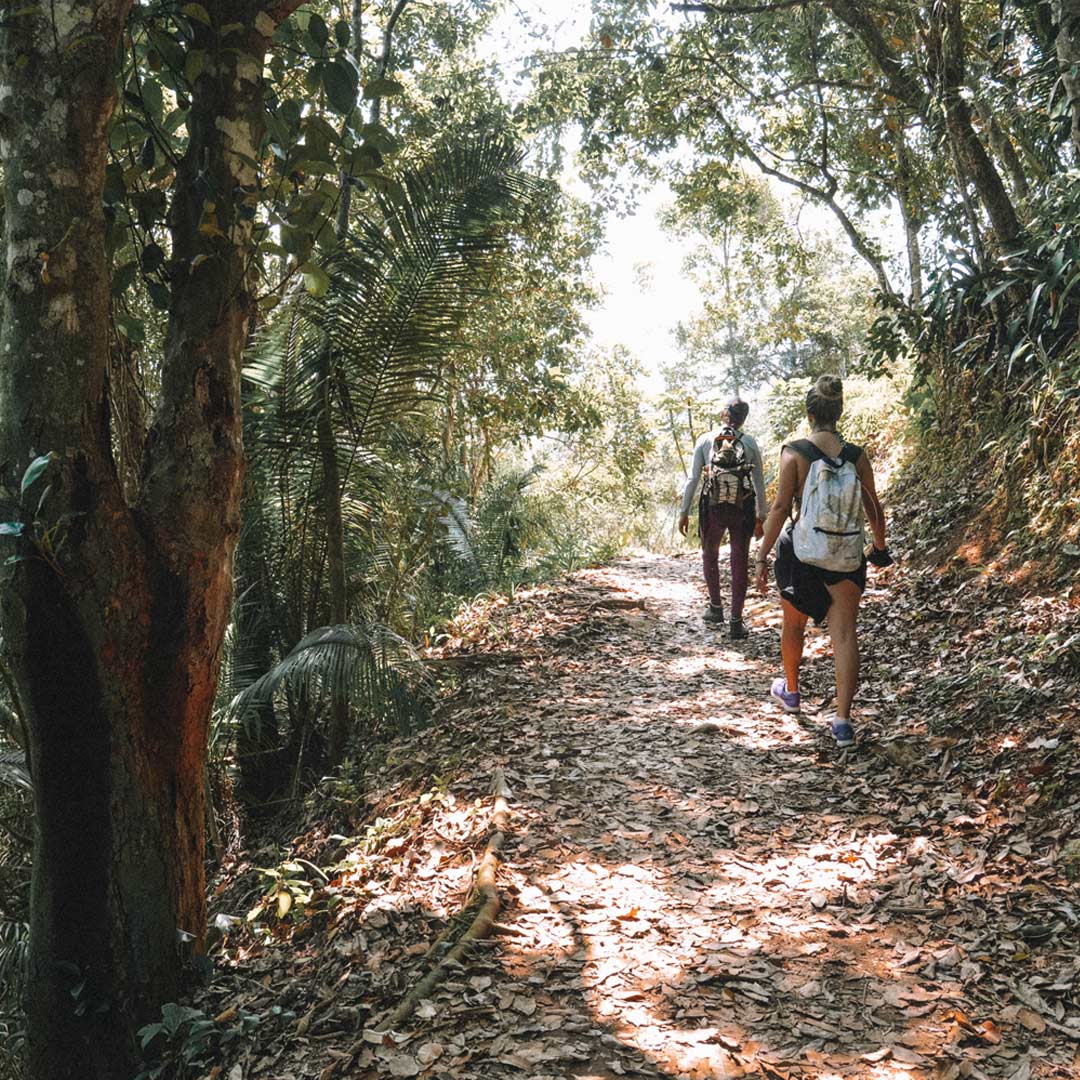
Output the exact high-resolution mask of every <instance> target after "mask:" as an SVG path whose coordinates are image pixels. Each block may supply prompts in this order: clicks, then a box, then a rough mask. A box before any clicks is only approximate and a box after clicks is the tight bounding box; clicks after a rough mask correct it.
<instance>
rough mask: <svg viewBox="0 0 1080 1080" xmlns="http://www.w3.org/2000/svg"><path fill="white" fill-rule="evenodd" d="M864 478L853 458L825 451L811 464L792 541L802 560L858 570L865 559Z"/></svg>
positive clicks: (810, 563) (796, 554) (828, 566)
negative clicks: (835, 455) (833, 456)
mask: <svg viewBox="0 0 1080 1080" xmlns="http://www.w3.org/2000/svg"><path fill="white" fill-rule="evenodd" d="M863 522H864V518H863V505H862V481H861V480H860V479H859V474H858V472H857V471H856V469H855V463H854V462H853V461H846V460H844V457H843V452H842V451H841V456H840V457H838V458H830V457H827V456H826V455H825V454H822V455H821V457H820V458H818V459H817V460H815V461H812V462H811V463H810V471H809V472H808V473H807V474H806V483H805V484H803V491H802V502H801V503H800V505H799V520H798V521H796V522H795V529H794V533H793V540H794V543H795V556H796V558H798V560H799V562H804V563H807V564H808V565H809V566H817V567H820V568H821V569H822V570H838V571H841V572H846V571H849V570H858V569H859V567H860V566H861V565H862V559H863Z"/></svg>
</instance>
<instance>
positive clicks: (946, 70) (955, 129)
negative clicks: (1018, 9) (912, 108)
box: [926, 0, 1021, 248]
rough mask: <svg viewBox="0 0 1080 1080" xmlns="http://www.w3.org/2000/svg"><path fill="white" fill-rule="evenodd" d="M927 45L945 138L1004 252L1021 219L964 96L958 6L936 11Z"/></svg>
mask: <svg viewBox="0 0 1080 1080" xmlns="http://www.w3.org/2000/svg"><path fill="white" fill-rule="evenodd" d="M926 41H927V46H928V54H929V57H930V65H931V70H932V72H933V73H934V75H935V78H936V81H937V86H938V92H939V93H940V95H941V100H942V105H943V107H944V112H945V128H946V133H947V134H948V137H949V140H950V142H951V143H952V146H953V149H954V151H955V153H956V157H957V159H958V164H959V167H960V169H961V170H962V172H963V174H964V175H965V176H968V177H970V178H971V182H972V184H973V185H974V187H975V191H976V192H977V193H978V196H979V201H980V202H981V203H982V205H983V209H984V210H985V211H986V214H987V217H988V218H989V219H990V226H991V229H992V230H993V234H994V239H995V240H996V241H997V244H998V247H999V248H1000V247H1004V246H1006V245H1008V244H1011V243H1012V242H1013V241H1014V240H1015V239H1016V238H1017V237H1018V236H1019V235H1020V232H1021V225H1020V219H1019V218H1018V217H1017V214H1016V209H1015V208H1014V206H1013V203H1012V199H1011V198H1010V197H1009V192H1008V190H1007V189H1006V187H1005V184H1004V182H1003V181H1002V179H1001V175H1000V174H999V173H998V171H997V168H996V166H995V165H994V162H993V161H992V160H991V158H990V155H989V154H987V152H986V149H985V147H984V146H983V144H982V141H981V140H980V139H979V136H978V133H977V132H976V131H975V126H974V124H973V123H972V114H971V106H970V104H969V103H968V100H967V98H966V97H965V94H964V90H963V87H964V76H965V71H964V68H965V56H964V48H965V43H964V16H963V10H962V8H961V3H960V0H944V2H943V3H942V4H940V5H935V6H934V9H933V17H932V19H931V23H930V28H929V32H928V34H927V38H926Z"/></svg>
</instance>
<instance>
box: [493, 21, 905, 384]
mask: <svg viewBox="0 0 1080 1080" xmlns="http://www.w3.org/2000/svg"><path fill="white" fill-rule="evenodd" d="M590 8H591V5H590V4H589V3H588V2H586V0H511V2H510V3H509V4H508V5H507V7H506V8H505V10H504V11H503V12H502V13H501V14H500V16H499V17H498V19H496V21H495V22H494V24H493V26H492V28H491V30H490V32H489V33H488V35H487V36H486V38H485V40H484V42H483V45H482V47H481V55H482V59H484V60H490V59H497V60H498V62H499V64H500V65H501V67H502V71H503V73H504V75H505V78H506V82H507V89H508V93H510V94H511V95H513V96H518V95H524V94H525V93H526V92H527V89H528V85H529V82H528V75H527V74H523V69H524V66H525V60H526V58H527V57H528V56H529V55H531V54H532V53H535V52H536V51H538V50H550V51H561V50H565V49H570V48H573V47H574V46H575V45H577V44H578V43H579V42H580V41H581V39H582V38H583V36H584V35H585V34H586V33H587V32H588V30H589V25H590ZM574 141H575V140H574V133H572V132H568V133H567V135H566V145H567V147H568V148H569V147H571V146H572V144H573V142H574ZM563 183H564V185H565V186H566V187H567V188H568V190H570V191H571V192H573V193H574V194H577V195H580V196H581V197H582V198H585V199H588V198H589V197H590V194H591V193H590V192H589V190H588V189H587V188H586V187H585V185H584V184H583V183H582V182H581V180H580V179H579V178H578V176H577V174H576V169H575V166H574V161H573V154H572V153H568V154H567V158H566V172H565V174H564V176H563ZM774 186H775V187H776V188H777V191H778V194H779V195H780V196H781V198H783V199H784V200H785V201H786V202H789V204H790V205H792V207H793V208H795V207H796V206H797V202H796V200H795V198H794V197H793V196H792V193H791V190H790V189H789V188H785V187H784V186H783V185H781V184H779V183H775V182H774ZM671 199H672V193H671V191H670V189H668V188H667V187H666V185H656V186H652V187H650V188H649V189H648V190H647V191H645V192H644V193H642V194H641V196H640V197H639V199H638V201H637V204H636V206H635V207H634V210H633V212H632V213H631V214H629V215H627V216H625V217H619V216H616V215H613V214H609V215H608V217H607V221H606V223H605V230H606V243H605V246H604V250H603V253H602V255H601V256H600V257H599V258H597V259H596V260H595V262H594V265H593V270H594V274H595V277H596V280H597V282H598V283H599V284H600V286H601V287H602V290H603V294H604V300H603V302H602V303H601V305H600V306H599V307H598V308H597V309H596V310H595V311H593V312H592V313H590V316H589V323H590V326H591V328H592V333H593V339H594V342H595V344H596V345H597V346H599V347H600V348H605V349H606V348H611V347H614V346H616V345H621V346H623V347H625V348H626V349H628V350H629V351H630V352H631V353H632V354H633V355H634V356H635V357H637V359H638V360H640V361H641V364H642V366H643V368H644V378H643V389H645V390H646V391H647V392H657V391H659V390H661V389H662V388H663V379H662V377H661V376H660V374H659V370H660V367H661V366H662V365H663V364H665V363H670V362H671V360H672V358H673V357H674V355H675V353H676V350H677V348H678V346H677V345H676V343H675V340H674V336H673V334H674V330H675V327H676V326H677V324H678V323H680V322H686V321H688V320H689V319H691V318H692V317H693V315H694V314H695V313H696V312H697V311H698V310H699V308H700V301H699V294H698V289H697V287H696V285H695V284H694V283H693V282H692V281H691V280H690V278H689V277H688V276H687V274H686V273H685V272H684V270H683V266H682V262H683V257H684V255H685V249H684V245H683V242H682V241H681V240H679V239H677V238H675V237H673V236H671V235H669V234H668V233H667V232H665V231H664V229H663V227H662V226H661V224H660V216H661V213H662V211H663V209H664V207H665V206H666V205H668V204H670V202H671ZM797 212H798V218H799V224H800V227H801V228H803V229H806V230H810V231H817V230H822V231H825V232H827V233H829V234H830V235H833V236H836V237H837V238H838V239H839V240H840V241H841V242H842V243H843V234H842V232H841V230H840V228H839V226H838V225H837V223H836V222H835V220H834V219H833V218H832V216H831V215H830V213H829V212H828V211H827V210H822V209H820V208H819V207H817V206H814V205H803V206H802V207H801V208H799V209H798V211H797ZM874 226H875V227H873V228H871V229H870V232H871V234H872V235H875V236H876V237H877V238H878V240H879V242H880V243H881V246H882V249H883V250H884V251H886V252H889V253H890V254H892V255H893V256H894V259H895V262H896V266H897V267H898V268H899V265H900V259H901V252H902V250H903V233H902V228H901V224H900V221H899V215H898V214H893V215H888V216H882V217H881V218H880V220H878V221H877V222H874Z"/></svg>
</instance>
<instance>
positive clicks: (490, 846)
mask: <svg viewBox="0 0 1080 1080" xmlns="http://www.w3.org/2000/svg"><path fill="white" fill-rule="evenodd" d="M491 790H492V792H493V793H494V795H495V813H494V814H493V815H492V819H491V821H492V825H493V826H494V828H495V831H494V832H493V833H492V834H491V837H490V839H489V840H488V842H487V846H486V847H485V848H484V856H483V858H482V859H481V860H480V866H479V867H478V868H477V871H476V885H475V887H474V889H473V893H472V897H471V898H470V902H469V904H467V905H466V910H467V909H468V908H469V907H471V906H472V905H473V904H475V903H478V904H479V908H478V909H477V912H476V914H475V915H474V916H473V919H472V922H471V923H470V924H469V926H468V928H467V929H466V930H465V932H464V933H463V934H462V935H461V937H459V938H458V939H457V942H456V943H455V944H454V945H453V946H452V947H451V949H450V951H449V952H447V953H446V955H445V956H443V958H442V959H441V960H440V961H439V962H438V963H437V964H436V965H435V966H434V967H433V968H432V969H431V970H430V971H429V972H428V973H427V974H426V975H425V976H424V977H423V978H422V979H421V980H420V981H419V982H418V983H417V984H416V985H415V986H414V987H413V988H412V989H411V990H410V991H409V992H408V993H407V994H406V995H405V997H404V998H403V999H402V1002H401V1004H400V1005H399V1006H398V1007H397V1008H396V1009H395V1010H394V1012H393V1013H392V1014H391V1016H390V1018H389V1019H388V1020H387V1021H386V1023H385V1024H384V1025H383V1029H384V1030H386V1029H390V1028H395V1027H397V1026H398V1025H399V1024H401V1023H403V1022H404V1021H406V1020H408V1018H409V1017H410V1016H412V1014H413V1012H414V1011H415V1010H416V1006H417V1005H419V1004H420V1002H421V1001H423V1000H424V998H426V997H429V996H430V995H431V993H432V991H433V990H434V989H435V987H437V986H438V985H439V983H441V982H442V981H443V979H444V978H445V977H446V974H447V971H448V970H449V969H450V968H452V967H455V966H457V967H460V966H461V964H462V962H463V961H464V960H465V959H466V958H467V956H468V953H469V949H470V948H471V946H472V945H473V943H474V942H477V941H481V940H483V939H484V938H486V937H489V936H490V935H491V931H492V929H493V927H494V926H495V920H496V919H497V918H498V916H499V911H500V910H501V909H502V899H501V898H500V896H499V887H498V882H497V877H498V872H499V861H500V854H501V852H502V847H503V844H504V843H505V842H506V827H507V824H508V822H509V817H510V808H509V805H508V803H507V800H508V799H509V798H510V797H511V795H512V792H511V791H510V788H509V786H508V785H507V783H506V778H505V777H504V776H503V771H502V769H496V770H495V774H494V776H493V777H492V782H491Z"/></svg>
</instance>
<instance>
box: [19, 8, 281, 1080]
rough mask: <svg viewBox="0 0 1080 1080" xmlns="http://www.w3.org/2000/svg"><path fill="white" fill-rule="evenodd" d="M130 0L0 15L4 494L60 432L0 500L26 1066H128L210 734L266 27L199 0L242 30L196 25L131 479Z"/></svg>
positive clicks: (164, 962) (178, 918)
mask: <svg viewBox="0 0 1080 1080" xmlns="http://www.w3.org/2000/svg"><path fill="white" fill-rule="evenodd" d="M130 6H131V0H63V2H61V0H56V2H55V3H52V4H43V5H27V6H26V8H25V9H23V10H21V11H19V12H17V13H13V15H12V17H11V18H5V20H4V23H3V27H2V29H0V71H2V78H0V158H2V162H3V183H4V188H3V190H4V200H5V206H6V219H5V233H6V241H7V243H6V248H5V250H6V266H5V271H6V281H5V286H6V288H5V290H4V298H3V324H2V331H0V461H3V462H5V463H6V464H5V466H4V468H5V471H6V473H7V475H5V477H4V479H5V480H6V481H7V482H8V484H9V486H12V485H14V490H16V491H17V490H18V478H19V476H20V475H21V473H22V470H23V469H24V468H25V467H26V465H27V464H28V462H29V461H30V460H31V459H32V458H33V457H34V456H35V455H38V454H43V453H47V452H51V453H52V454H54V455H55V459H54V461H53V463H52V465H51V466H50V469H49V470H48V472H47V473H46V475H45V476H43V477H42V478H41V479H40V480H38V481H37V484H36V485H35V487H34V488H33V489H32V490H31V491H30V493H29V497H28V498H24V499H21V500H20V502H21V505H18V506H14V507H9V508H8V509H9V512H11V513H13V514H17V515H19V516H20V517H21V518H22V519H23V520H24V521H27V522H28V523H31V524H28V527H27V532H28V533H32V534H33V535H34V536H35V537H36V539H33V538H27V539H24V540H22V541H20V544H21V545H22V546H21V550H20V553H21V555H22V556H23V559H22V561H20V562H18V563H16V564H15V565H14V566H13V567H12V568H10V569H8V570H7V571H6V580H5V581H4V583H3V584H4V588H3V591H2V616H3V629H4V646H5V649H6V651H7V653H8V655H9V659H10V661H11V666H12V670H13V671H14V673H15V677H16V681H17V683H18V688H19V693H20V698H21V701H22V703H23V707H24V709H25V711H26V714H27V721H28V728H29V742H30V747H29V749H30V758H31V761H32V766H33V773H34V782H35V783H34V798H35V811H36V813H35V835H34V874H33V884H32V896H31V949H30V968H31V970H30V978H29V980H28V986H29V990H28V996H27V1009H28V1021H29V1029H30V1048H29V1075H30V1076H31V1077H32V1078H33V1080H46V1078H47V1080H67V1078H71V1080H75V1078H76V1077H78V1078H80V1080H98V1078H100V1080H105V1078H108V1080H120V1078H126V1077H128V1076H130V1075H132V1070H133V1066H134V1063H135V1057H136V1055H135V1042H134V1038H133V1034H134V1031H135V1029H136V1028H137V1027H138V1026H139V1024H141V1023H143V1022H146V1021H147V1020H148V1019H151V1018H152V1017H153V1016H154V1015H156V1014H157V1010H158V1007H159V1006H160V1004H161V1003H162V1002H163V1001H166V1000H169V999H170V998H172V997H174V996H175V995H176V993H177V991H178V990H179V987H180V981H181V972H182V967H183V964H184V962H185V960H186V959H187V958H188V956H189V955H190V952H191V951H192V950H195V951H198V950H199V948H200V947H201V942H202V939H203V935H204V930H205V915H206V908H205V882H204V871H203V859H204V850H205V834H204V828H205V797H204V786H203V785H204V767H205V759H206V733H207V725H208V721H209V716H210V710H211V707H212V703H213V699H214V692H215V689H216V683H217V671H218V659H219V653H220V648H221V642H222V638H223V634H224V630H225V626H226V622H227V619H228V612H229V599H230V591H231V567H232V556H233V550H234V546H235V541H236V536H237V530H238V517H239V495H240V486H241V481H242V447H241V439H240V403H239V371H240V362H241V355H242V350H243V347H244V344H245V341H246V336H247V328H248V320H249V317H250V313H251V307H252V298H251V294H250V291H249V288H248V284H247V283H248V279H249V273H248V271H249V265H248V260H249V259H250V257H251V242H250V241H251V223H250V215H249V214H248V213H247V210H246V206H247V204H248V201H249V199H250V197H251V195H253V193H254V185H255V183H256V177H255V171H254V166H253V164H252V163H251V162H252V160H253V159H255V158H257V156H258V155H257V152H256V148H257V147H258V145H259V142H260V138H261V117H262V109H263V106H262V69H263V56H264V53H265V50H266V48H267V46H268V44H269V41H268V38H266V37H265V36H264V35H263V33H261V32H260V30H258V29H256V18H255V16H256V15H257V14H258V13H259V12H260V11H262V10H263V6H262V5H261V4H258V3H256V2H255V0H235V2H232V3H227V4H226V3H222V4H216V5H214V7H215V17H216V18H218V19H220V20H221V21H222V22H228V21H233V22H242V23H243V24H244V26H245V27H246V28H247V29H245V30H244V31H243V32H242V33H233V34H232V35H231V36H230V38H229V40H228V45H229V46H230V47H229V48H224V47H223V46H222V44H221V42H220V40H219V39H218V37H217V33H216V30H215V29H213V28H211V27H204V26H202V25H201V24H199V26H198V28H197V34H198V38H199V39H200V40H197V42H196V46H197V47H200V48H204V49H205V50H206V51H207V56H208V57H209V59H208V62H207V65H206V70H205V72H204V73H203V74H202V75H201V76H200V78H199V80H198V82H197V84H196V86H195V88H194V92H193V106H192V109H191V115H190V119H189V131H190V148H189V151H188V153H187V156H186V158H185V159H184V160H183V161H182V162H181V164H180V166H179V168H178V171H177V177H176V182H175V184H174V204H173V211H172V221H171V228H172V236H173V269H174V274H173V282H174V289H173V306H172V310H171V313H170V317H169V326H168V331H167V343H166V348H165V358H164V365H163V372H162V395H161V406H160V408H159V410H158V412H157V415H156V417H155V418H154V422H153V426H152V428H151V432H150V437H149V439H148V441H147V445H146V448H145V452H144V458H143V463H142V469H141V476H142V478H141V482H140V484H139V490H138V492H137V498H135V499H134V500H131V499H129V498H125V493H124V490H123V485H122V482H121V478H120V476H119V475H118V470H117V466H116V463H115V461H114V458H113V437H112V436H113V432H112V431H111V426H110V416H109V409H108V405H107V385H106V384H107V371H108V366H109V307H110V303H109V296H110V284H111V282H110V266H109V260H108V257H107V254H106V249H105V223H104V217H103V213H102V191H103V187H104V178H105V166H106V162H107V147H108V141H107V139H108V135H107V133H108V127H109V123H110V119H111V116H112V112H113V108H114V105H115V95H116V87H115V56H116V51H117V47H118V45H119V42H120V39H121V37H122V34H123V31H124V25H125V21H126V18H127V15H128V11H129V8H130ZM293 6H295V5H293ZM223 9H224V10H223ZM278 14H288V10H286V8H285V7H284V6H283V7H282V8H281V10H280V11H279V12H278ZM263 26H264V28H265V20H263ZM208 204H209V206H208ZM208 225H213V228H207V227H206V226H208ZM47 484H51V488H52V490H51V492H50V495H49V498H48V499H47V500H46V502H45V503H44V505H43V507H42V508H41V510H40V511H39V510H38V509H37V500H38V497H39V496H40V494H41V492H42V490H43V489H44V487H45V486H46V485H47ZM35 520H36V525H33V524H32V523H33V522H34V521H35ZM44 530H48V535H47V537H46V536H45V533H44ZM178 932H183V933H182V934H178ZM180 937H183V938H184V939H185V942H186V944H185V943H184V942H181V941H180V940H179V938H180Z"/></svg>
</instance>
